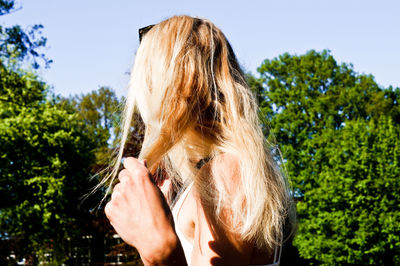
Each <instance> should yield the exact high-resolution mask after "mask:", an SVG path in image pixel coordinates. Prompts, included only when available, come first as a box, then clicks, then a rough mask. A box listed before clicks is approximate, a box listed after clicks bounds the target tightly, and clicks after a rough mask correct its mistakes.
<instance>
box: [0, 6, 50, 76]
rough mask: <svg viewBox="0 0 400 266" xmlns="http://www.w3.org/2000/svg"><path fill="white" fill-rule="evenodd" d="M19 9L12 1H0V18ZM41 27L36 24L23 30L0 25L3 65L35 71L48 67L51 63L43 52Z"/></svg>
mask: <svg viewBox="0 0 400 266" xmlns="http://www.w3.org/2000/svg"><path fill="white" fill-rule="evenodd" d="M19 9H21V7H16V4H15V1H14V0H0V16H5V15H8V14H10V13H12V12H15V11H17V10H19ZM42 29H43V26H42V25H40V24H36V25H33V26H30V27H28V28H27V29H26V30H23V29H22V28H21V26H20V25H14V26H11V27H4V26H2V25H0V58H1V60H2V61H3V63H7V64H11V65H16V68H19V67H20V66H21V65H22V64H23V63H25V64H29V65H31V66H32V67H33V68H34V69H37V68H39V67H40V66H41V64H44V65H45V67H48V66H49V65H50V63H51V62H52V61H51V60H49V59H48V58H47V57H46V56H45V55H44V53H43V52H41V51H42V50H43V48H45V46H46V42H47V39H46V38H45V37H43V36H42V33H41V30H42Z"/></svg>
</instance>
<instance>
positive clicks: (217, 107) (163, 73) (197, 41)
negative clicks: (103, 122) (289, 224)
mask: <svg viewBox="0 0 400 266" xmlns="http://www.w3.org/2000/svg"><path fill="white" fill-rule="evenodd" d="M135 108H138V109H139V111H140V113H141V115H142V118H143V120H144V122H145V125H146V129H145V137H144V142H143V146H142V150H141V153H140V158H142V159H146V160H147V165H148V167H149V169H150V171H151V172H153V173H155V172H158V173H160V171H159V170H160V169H162V171H161V172H163V173H167V175H168V176H169V178H170V179H171V180H172V182H173V183H174V185H175V187H182V186H183V187H185V186H186V185H187V184H189V183H190V182H192V181H194V183H195V186H196V189H197V191H198V193H199V194H200V197H202V198H203V199H204V200H205V201H207V202H213V203H214V207H215V215H216V216H217V217H218V215H220V214H221V211H222V210H224V209H226V208H229V210H230V212H231V214H232V221H233V224H234V225H235V226H234V228H230V229H231V230H232V231H234V232H236V233H239V235H240V236H242V238H243V239H244V240H251V241H255V243H256V244H257V246H259V247H265V246H266V247H273V246H274V245H279V244H280V243H281V240H282V227H283V224H284V222H285V220H287V217H288V212H289V211H290V210H291V207H290V206H291V197H290V193H289V189H288V184H287V181H286V179H285V178H284V175H282V174H281V172H280V171H279V169H278V168H277V166H276V164H275V163H274V160H273V159H272V157H271V154H270V151H269V148H270V147H269V146H268V145H267V142H266V140H265V138H264V135H263V132H262V130H261V127H260V124H261V123H260V120H259V118H258V106H257V103H256V100H255V97H254V96H253V94H252V92H251V90H250V88H249V87H248V85H247V83H246V81H245V77H244V75H243V73H242V71H241V70H240V67H239V64H238V62H237V59H236V57H235V54H234V53H233V50H232V48H231V46H230V44H229V42H228V40H227V39H226V38H225V36H224V34H223V33H222V32H221V30H220V29H218V28H217V27H216V26H215V25H214V24H213V23H211V22H210V21H208V20H204V19H198V18H192V17H189V16H175V17H172V18H170V19H167V20H165V21H162V22H161V23H159V24H157V25H155V26H154V27H153V28H152V29H151V30H150V31H149V32H147V33H146V35H145V36H144V37H143V39H142V42H141V44H140V46H139V48H138V50H137V53H136V59H135V64H134V66H133V69H132V71H131V78H130V82H129V92H128V96H127V99H126V106H125V110H124V116H123V134H122V141H121V147H120V151H119V154H118V157H117V160H116V164H115V167H114V171H113V175H112V178H115V176H116V175H117V172H118V169H119V166H120V161H121V158H122V156H123V154H122V153H123V147H124V145H125V142H126V140H127V138H128V135H129V131H130V125H131V118H132V116H133V114H134V111H135ZM219 154H230V155H232V156H233V157H234V158H238V162H239V166H240V167H239V169H240V181H241V182H240V185H239V188H240V191H241V192H242V195H243V197H239V196H238V197H236V198H233V199H232V195H231V196H229V199H228V195H229V191H226V189H225V188H224V187H223V186H218V185H217V186H216V188H215V191H214V192H215V193H210V187H211V185H210V184H214V183H213V179H212V177H210V176H208V177H204V176H203V177H200V176H199V169H198V167H197V166H198V162H199V161H200V160H201V159H203V158H211V161H212V158H216V157H218V155H219ZM212 167H213V169H212V173H213V174H214V175H216V174H218V171H216V169H214V168H215V167H217V165H215V164H213V166H212Z"/></svg>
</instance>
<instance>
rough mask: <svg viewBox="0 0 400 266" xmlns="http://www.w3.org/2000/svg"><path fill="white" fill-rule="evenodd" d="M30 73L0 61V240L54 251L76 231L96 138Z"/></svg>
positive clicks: (30, 249)
mask: <svg viewBox="0 0 400 266" xmlns="http://www.w3.org/2000/svg"><path fill="white" fill-rule="evenodd" d="M47 96H48V92H47V87H46V85H45V84H44V83H43V82H41V81H40V80H39V79H38V78H37V77H36V76H35V75H34V74H32V73H29V72H24V71H22V70H19V71H15V70H14V69H9V68H7V67H6V66H4V64H0V99H1V100H0V154H1V156H0V169H1V170H0V225H1V226H0V239H1V240H3V241H4V240H7V241H9V242H13V243H19V244H18V247H19V248H23V250H22V249H20V250H19V252H20V253H19V254H17V255H19V256H26V255H28V254H35V253H36V254H39V255H40V254H43V252H45V251H46V250H50V251H53V252H54V254H55V255H56V258H55V259H63V256H65V254H63V248H64V244H65V239H66V238H67V237H73V236H74V235H75V234H78V233H79V229H80V228H79V226H78V224H79V221H80V220H81V219H82V217H83V216H84V214H85V213H86V212H87V209H86V210H85V209H84V208H81V209H78V208H77V206H79V205H80V202H81V200H80V198H81V196H82V195H83V193H85V192H86V191H88V189H89V171H90V165H91V164H92V163H93V162H94V153H93V150H94V149H95V148H96V142H95V141H94V139H93V138H92V137H91V136H90V135H89V134H87V129H86V125H85V124H84V123H83V121H81V120H79V119H78V115H77V114H71V113H68V112H67V111H66V110H64V109H62V108H60V107H59V106H58V105H57V104H55V103H54V102H52V100H51V99H47V98H46V97H47Z"/></svg>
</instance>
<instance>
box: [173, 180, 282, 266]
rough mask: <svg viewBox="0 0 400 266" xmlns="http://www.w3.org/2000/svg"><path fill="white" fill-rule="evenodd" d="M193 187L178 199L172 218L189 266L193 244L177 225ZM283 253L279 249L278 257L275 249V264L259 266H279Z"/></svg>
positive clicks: (187, 189) (190, 186) (188, 187)
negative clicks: (181, 210) (180, 212)
mask: <svg viewBox="0 0 400 266" xmlns="http://www.w3.org/2000/svg"><path fill="white" fill-rule="evenodd" d="M192 186H193V182H192V183H191V184H190V185H189V186H187V188H186V189H185V191H183V193H182V195H181V196H180V197H179V198H178V200H177V201H176V203H175V206H174V207H173V209H172V216H173V217H174V223H175V225H176V226H175V231H176V234H177V236H178V238H179V240H180V241H181V245H182V248H183V251H184V253H185V257H186V261H187V262H188V264H189V263H190V261H191V258H192V250H193V244H192V243H191V242H190V241H189V240H188V239H187V238H186V237H185V235H184V234H183V233H182V232H181V230H179V228H178V226H177V224H178V214H179V211H180V209H181V207H182V204H183V202H184V200H185V199H186V197H187V195H188V194H189V192H190V190H191V188H192ZM281 253H282V248H280V249H279V255H278V247H275V253H274V262H273V263H271V264H264V265H259V266H279V262H280V258H281Z"/></svg>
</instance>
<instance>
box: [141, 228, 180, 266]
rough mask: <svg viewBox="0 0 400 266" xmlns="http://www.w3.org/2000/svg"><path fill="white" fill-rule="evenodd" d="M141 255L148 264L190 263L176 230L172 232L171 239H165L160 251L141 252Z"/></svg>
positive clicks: (147, 265)
mask: <svg viewBox="0 0 400 266" xmlns="http://www.w3.org/2000/svg"><path fill="white" fill-rule="evenodd" d="M140 256H141V258H142V261H143V263H144V264H145V265H146V266H153V265H154V266H156V265H157V266H158V265H163V266H167V265H177V266H180V265H182V266H184V265H188V263H187V261H186V258H185V253H184V251H183V248H182V245H181V242H180V241H179V238H178V236H177V235H176V233H175V232H174V233H173V235H172V234H171V237H170V239H165V243H164V244H163V248H162V249H161V250H160V251H159V252H154V253H153V254H140Z"/></svg>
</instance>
